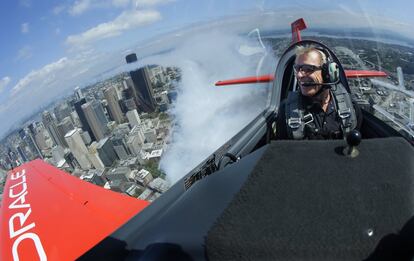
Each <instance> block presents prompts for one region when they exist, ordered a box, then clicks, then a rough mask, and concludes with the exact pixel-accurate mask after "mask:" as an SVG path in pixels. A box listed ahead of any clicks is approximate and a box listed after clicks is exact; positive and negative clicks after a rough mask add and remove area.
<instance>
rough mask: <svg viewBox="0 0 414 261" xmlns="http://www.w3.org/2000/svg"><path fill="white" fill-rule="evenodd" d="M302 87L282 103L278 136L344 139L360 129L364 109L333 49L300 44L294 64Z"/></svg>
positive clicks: (284, 137) (299, 84)
mask: <svg viewBox="0 0 414 261" xmlns="http://www.w3.org/2000/svg"><path fill="white" fill-rule="evenodd" d="M293 70H294V73H295V76H296V80H297V85H298V87H299V91H295V92H290V93H289V95H288V98H286V99H285V100H283V101H282V102H281V104H280V107H279V112H278V118H277V122H276V139H311V140H313V139H341V138H344V137H345V136H346V134H347V133H349V132H350V131H351V130H353V129H358V130H359V129H360V128H361V124H362V113H361V110H360V108H359V107H358V106H357V105H356V104H353V103H352V101H351V97H350V95H349V93H348V92H347V91H346V89H345V87H344V86H343V85H342V84H341V82H340V80H339V68H338V65H337V64H336V63H334V62H330V60H329V53H328V52H327V51H324V50H323V49H319V48H316V47H312V46H307V47H304V46H299V47H297V50H296V59H295V64H294V66H293Z"/></svg>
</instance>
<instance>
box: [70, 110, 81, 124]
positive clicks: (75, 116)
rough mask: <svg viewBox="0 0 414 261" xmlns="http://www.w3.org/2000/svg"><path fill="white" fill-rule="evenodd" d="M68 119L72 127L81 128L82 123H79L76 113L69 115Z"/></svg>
mask: <svg viewBox="0 0 414 261" xmlns="http://www.w3.org/2000/svg"><path fill="white" fill-rule="evenodd" d="M70 118H71V119H72V122H73V125H74V126H75V127H78V128H82V123H81V122H80V119H79V115H78V114H77V113H76V111H72V112H71V113H70Z"/></svg>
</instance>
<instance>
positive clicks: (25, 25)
mask: <svg viewBox="0 0 414 261" xmlns="http://www.w3.org/2000/svg"><path fill="white" fill-rule="evenodd" d="M29 31H30V29H29V23H22V25H21V32H22V33H23V34H27V33H28V32H29Z"/></svg>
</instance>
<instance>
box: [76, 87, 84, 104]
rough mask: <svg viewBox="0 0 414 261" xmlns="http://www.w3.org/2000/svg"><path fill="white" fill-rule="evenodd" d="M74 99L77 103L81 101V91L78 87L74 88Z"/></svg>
mask: <svg viewBox="0 0 414 261" xmlns="http://www.w3.org/2000/svg"><path fill="white" fill-rule="evenodd" d="M75 97H76V100H78V101H79V100H81V99H83V94H82V90H81V89H80V88H79V86H77V87H76V88H75Z"/></svg>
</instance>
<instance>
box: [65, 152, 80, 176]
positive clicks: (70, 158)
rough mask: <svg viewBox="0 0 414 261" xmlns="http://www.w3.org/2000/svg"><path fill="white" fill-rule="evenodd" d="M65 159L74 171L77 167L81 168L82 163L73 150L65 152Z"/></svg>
mask: <svg viewBox="0 0 414 261" xmlns="http://www.w3.org/2000/svg"><path fill="white" fill-rule="evenodd" d="M65 161H66V163H67V164H68V165H69V166H70V168H71V171H73V170H74V169H76V168H80V165H79V163H78V161H77V160H76V159H75V157H74V156H73V153H72V152H69V153H66V154H65Z"/></svg>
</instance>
